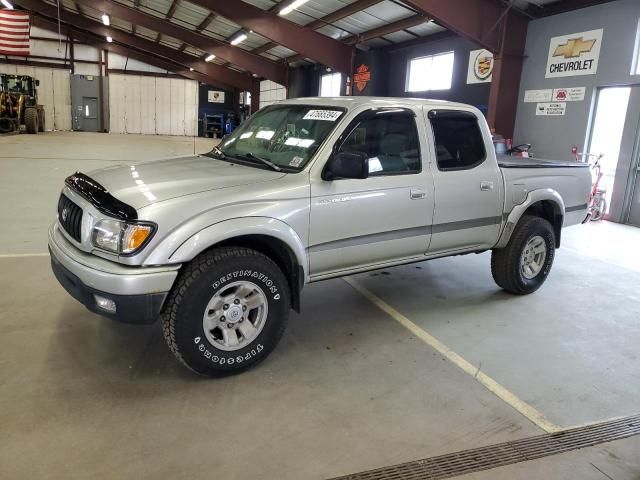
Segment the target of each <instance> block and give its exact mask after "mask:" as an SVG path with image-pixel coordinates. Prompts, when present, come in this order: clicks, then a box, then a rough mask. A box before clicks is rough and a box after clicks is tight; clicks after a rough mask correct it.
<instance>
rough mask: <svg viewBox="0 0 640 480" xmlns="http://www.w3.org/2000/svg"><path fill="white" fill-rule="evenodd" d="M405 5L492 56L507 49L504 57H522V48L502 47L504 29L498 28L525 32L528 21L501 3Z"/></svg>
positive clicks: (410, 1)
mask: <svg viewBox="0 0 640 480" xmlns="http://www.w3.org/2000/svg"><path fill="white" fill-rule="evenodd" d="M404 3H406V4H407V5H409V6H411V7H413V8H415V9H416V10H418V11H419V12H422V13H424V14H425V15H427V16H428V17H430V18H433V20H435V21H436V22H437V23H439V24H440V25H442V26H443V27H445V28H448V29H449V30H451V31H454V32H456V33H457V34H458V35H460V36H462V37H465V38H467V39H469V40H471V41H472V42H475V43H477V44H478V45H480V46H482V47H484V48H486V49H487V50H489V51H491V52H493V53H499V52H500V51H501V49H502V47H504V50H503V52H505V53H513V54H516V55H521V54H522V52H521V51H520V48H519V45H508V44H506V43H505V44H504V45H503V42H502V30H503V29H502V28H497V27H498V26H500V25H506V24H507V23H509V24H518V25H523V28H524V29H525V31H526V25H527V22H528V19H527V17H525V16H524V15H522V14H520V13H518V12H517V10H514V9H512V8H511V5H505V4H503V3H501V2H499V1H498V0H456V1H455V2H451V1H449V2H443V1H442V0H404Z"/></svg>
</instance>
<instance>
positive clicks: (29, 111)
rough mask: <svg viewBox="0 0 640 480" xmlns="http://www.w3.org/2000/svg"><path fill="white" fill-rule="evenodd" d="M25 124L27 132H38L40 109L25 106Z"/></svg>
mask: <svg viewBox="0 0 640 480" xmlns="http://www.w3.org/2000/svg"><path fill="white" fill-rule="evenodd" d="M24 126H25V127H26V128H27V133H38V110H36V109H35V108H25V110H24Z"/></svg>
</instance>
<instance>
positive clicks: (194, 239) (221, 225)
mask: <svg viewBox="0 0 640 480" xmlns="http://www.w3.org/2000/svg"><path fill="white" fill-rule="evenodd" d="M244 235H263V236H267V237H273V238H275V239H277V240H280V241H282V242H283V243H285V244H286V245H287V246H288V247H289V248H290V249H291V252H292V253H293V255H294V256H295V258H296V262H297V263H298V265H299V266H300V267H302V268H303V270H304V274H305V278H307V277H308V261H307V254H306V249H305V247H304V244H303V243H302V240H301V239H300V237H299V236H298V234H297V233H296V231H295V230H294V229H293V228H291V226H290V225H288V224H286V223H285V222H283V221H281V220H278V219H276V218H271V217H238V218H231V219H228V220H223V221H221V222H218V223H214V224H213V225H209V226H208V227H205V228H203V229H201V230H200V231H198V232H196V233H194V234H192V235H191V236H190V237H188V238H186V239H185V240H184V241H183V242H182V243H181V244H179V245H178V246H177V247H172V248H171V250H167V248H166V246H163V245H162V244H160V245H158V246H156V248H155V249H154V250H155V251H154V252H153V253H152V254H151V255H150V256H149V257H148V258H147V260H146V262H145V263H147V264H168V263H186V262H189V261H191V260H193V258H195V257H196V256H197V255H198V254H200V253H202V252H203V251H204V250H206V249H207V248H210V247H212V246H213V245H215V244H217V243H220V242H223V241H225V240H229V239H232V238H234V237H241V236H244ZM161 252H162V253H161ZM161 257H164V258H161Z"/></svg>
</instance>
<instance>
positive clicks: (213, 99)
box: [207, 90, 224, 103]
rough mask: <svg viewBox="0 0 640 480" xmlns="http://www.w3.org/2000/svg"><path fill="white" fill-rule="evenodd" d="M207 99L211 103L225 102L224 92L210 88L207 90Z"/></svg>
mask: <svg viewBox="0 0 640 480" xmlns="http://www.w3.org/2000/svg"><path fill="white" fill-rule="evenodd" d="M207 100H208V101H209V102H210V103H224V92H219V91H217V90H209V91H208V92H207Z"/></svg>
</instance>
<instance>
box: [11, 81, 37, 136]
mask: <svg viewBox="0 0 640 480" xmlns="http://www.w3.org/2000/svg"><path fill="white" fill-rule="evenodd" d="M39 85H40V82H39V81H38V80H36V79H35V78H33V77H29V76H28V75H6V74H0V133H10V132H19V131H20V127H21V126H22V125H24V127H25V130H26V131H27V133H38V132H44V107H43V106H42V105H38V90H37V87H38V86H39Z"/></svg>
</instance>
